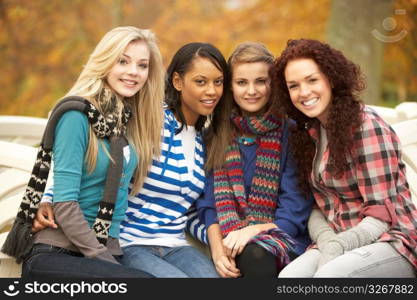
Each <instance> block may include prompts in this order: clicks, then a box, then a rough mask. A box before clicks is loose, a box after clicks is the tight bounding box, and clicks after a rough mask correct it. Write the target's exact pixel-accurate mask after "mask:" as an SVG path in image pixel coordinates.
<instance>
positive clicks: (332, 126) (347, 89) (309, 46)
mask: <svg viewBox="0 0 417 300" xmlns="http://www.w3.org/2000/svg"><path fill="white" fill-rule="evenodd" d="M299 58H309V59H312V60H313V61H314V62H315V63H316V64H317V66H318V67H319V69H320V71H321V72H322V73H323V74H324V75H325V76H326V77H327V79H328V80H329V82H330V86H331V89H332V90H331V92H332V101H331V104H330V110H329V116H328V120H327V123H326V130H327V135H328V143H329V144H328V145H329V148H330V162H331V164H332V170H333V174H334V176H335V177H339V176H340V175H341V174H342V173H343V171H344V170H345V169H346V168H347V164H348V162H347V156H348V154H350V152H351V145H352V144H353V140H354V133H355V131H356V130H357V129H358V128H360V126H361V123H362V110H363V105H362V104H361V101H360V100H359V97H358V95H359V92H361V91H362V90H363V89H364V87H365V84H364V79H363V77H362V75H361V72H360V68H359V66H358V65H355V64H354V63H353V62H351V61H350V60H348V59H347V58H346V57H345V56H344V55H343V53H342V52H340V51H338V50H336V49H334V48H332V47H330V46H329V45H328V44H325V43H322V42H320V41H317V40H309V39H298V40H289V41H288V43H287V47H286V48H285V49H284V51H283V52H282V53H281V55H280V57H278V58H277V59H276V61H275V65H274V67H273V68H272V69H271V78H272V97H273V98H272V99H273V102H274V105H276V107H277V109H279V110H280V111H281V112H282V113H283V114H285V115H287V116H288V117H289V118H291V119H293V120H295V121H296V126H294V127H293V128H292V132H291V137H290V146H291V151H292V153H293V155H294V158H295V161H296V162H297V165H298V169H299V177H300V183H301V186H302V188H303V190H305V191H307V190H308V178H309V176H310V174H311V171H312V163H313V158H314V154H315V151H316V148H315V144H314V141H313V139H312V138H311V136H310V135H309V134H308V132H307V129H308V128H310V127H311V126H317V125H318V122H319V121H318V120H317V119H315V118H313V119H312V118H309V117H307V116H306V115H304V114H303V113H302V112H300V111H299V110H298V109H297V108H296V107H295V106H294V105H293V104H292V101H291V98H290V95H289V92H288V88H287V83H286V80H285V69H286V66H287V64H288V62H289V61H292V60H295V59H299Z"/></svg>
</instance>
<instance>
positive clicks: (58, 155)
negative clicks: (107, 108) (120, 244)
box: [53, 111, 138, 238]
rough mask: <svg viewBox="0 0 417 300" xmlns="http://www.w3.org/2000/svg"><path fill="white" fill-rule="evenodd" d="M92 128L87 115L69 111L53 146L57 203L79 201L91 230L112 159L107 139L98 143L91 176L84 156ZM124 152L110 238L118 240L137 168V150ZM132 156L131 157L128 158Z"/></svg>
mask: <svg viewBox="0 0 417 300" xmlns="http://www.w3.org/2000/svg"><path fill="white" fill-rule="evenodd" d="M88 129H89V124H88V120H87V117H86V116H85V114H83V113H81V112H79V111H68V112H66V113H65V114H64V115H63V116H62V117H61V119H60V120H59V122H58V124H57V127H56V129H55V142H54V146H53V155H54V156H53V161H54V202H65V201H78V203H79V205H80V208H81V210H82V212H83V213H84V217H85V219H86V220H87V222H88V223H89V225H90V227H91V226H92V225H93V223H94V221H95V219H96V216H97V210H98V206H99V203H100V201H101V199H102V197H103V192H104V185H105V180H106V175H107V169H108V166H109V163H110V159H109V157H108V156H107V154H106V153H105V152H104V149H103V147H106V148H107V151H108V152H110V144H109V141H108V139H99V143H98V156H97V163H96V168H95V169H94V170H93V172H92V173H89V172H88V167H87V163H86V162H85V156H86V152H87V148H88V140H89V133H88ZM126 147H127V148H125V149H124V160H123V173H122V177H121V181H120V186H119V191H118V193H117V201H116V204H115V211H114V215H113V220H112V224H111V226H110V229H109V235H110V236H111V237H114V238H118V237H119V231H120V228H119V227H120V222H121V221H122V220H123V219H124V216H125V212H126V209H127V198H128V185H129V182H130V179H131V177H132V175H133V172H134V170H135V168H136V166H137V162H138V161H137V156H136V154H135V150H134V148H133V147H132V146H131V145H129V146H126ZM129 153H130V155H129Z"/></svg>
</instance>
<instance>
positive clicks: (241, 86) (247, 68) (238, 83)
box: [232, 62, 270, 115]
mask: <svg viewBox="0 0 417 300" xmlns="http://www.w3.org/2000/svg"><path fill="white" fill-rule="evenodd" d="M268 70H269V65H268V64H267V63H265V62H253V63H237V64H235V65H233V76H232V91H233V98H234V100H235V102H236V104H237V105H238V106H239V107H240V109H241V111H242V114H244V115H245V114H246V115H247V114H249V115H250V114H256V113H258V112H260V111H262V109H263V108H264V107H265V105H266V104H267V103H268V101H269V95H270V87H269V76H268Z"/></svg>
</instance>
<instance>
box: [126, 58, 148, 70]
mask: <svg viewBox="0 0 417 300" xmlns="http://www.w3.org/2000/svg"><path fill="white" fill-rule="evenodd" d="M119 64H120V65H122V66H125V65H127V64H129V62H128V61H127V60H126V59H123V58H121V59H119ZM138 67H139V68H141V69H147V68H148V67H149V65H148V64H147V63H140V64H138Z"/></svg>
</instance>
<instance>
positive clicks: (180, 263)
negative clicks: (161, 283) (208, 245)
mask: <svg viewBox="0 0 417 300" xmlns="http://www.w3.org/2000/svg"><path fill="white" fill-rule="evenodd" d="M123 253H124V255H123V258H122V259H121V262H122V263H123V264H124V265H125V266H128V267H131V268H136V269H139V270H144V271H145V272H148V273H150V274H152V275H153V276H155V277H164V278H215V277H219V275H218V274H217V272H216V269H215V268H214V265H213V263H212V262H211V260H210V259H209V258H208V257H207V256H206V255H204V254H203V253H201V252H200V251H199V250H197V249H196V248H194V247H191V246H183V247H163V246H144V245H132V246H127V247H124V248H123Z"/></svg>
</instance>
